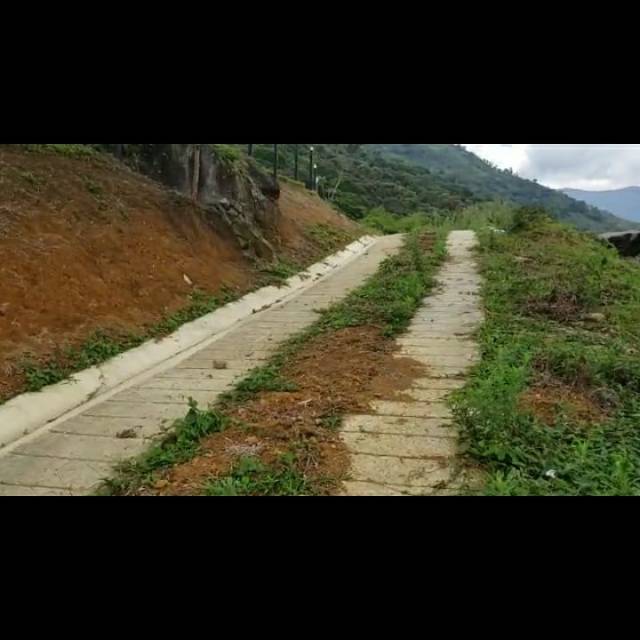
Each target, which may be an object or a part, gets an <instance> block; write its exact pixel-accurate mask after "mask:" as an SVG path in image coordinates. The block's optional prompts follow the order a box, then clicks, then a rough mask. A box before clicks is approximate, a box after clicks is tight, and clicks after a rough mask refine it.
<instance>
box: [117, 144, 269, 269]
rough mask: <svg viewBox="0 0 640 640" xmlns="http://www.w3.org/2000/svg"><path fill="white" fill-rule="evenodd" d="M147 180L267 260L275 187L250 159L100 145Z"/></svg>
mask: <svg viewBox="0 0 640 640" xmlns="http://www.w3.org/2000/svg"><path fill="white" fill-rule="evenodd" d="M104 146H106V147H109V148H110V150H111V151H113V152H114V153H116V155H119V156H120V157H124V158H125V159H126V160H127V161H128V162H130V163H132V164H134V165H135V167H136V168H137V169H138V170H140V171H142V172H143V173H145V174H147V175H149V176H150V177H152V178H154V179H156V180H158V181H160V182H162V183H163V184H165V185H167V186H168V187H170V188H172V189H175V190H176V191H179V192H180V193H182V194H184V195H187V196H189V197H193V198H194V199H195V200H197V202H198V203H199V204H200V205H202V206H203V207H205V208H206V209H208V210H209V211H211V213H213V214H216V215H219V216H221V217H222V218H224V219H225V220H226V221H227V222H228V224H229V225H230V227H231V228H232V229H233V231H234V233H235V235H236V237H237V238H238V241H239V242H240V244H241V246H242V249H243V250H244V251H246V252H247V253H248V254H251V255H252V256H253V257H259V258H265V259H271V258H273V257H274V255H275V252H274V249H273V246H272V245H271V242H270V241H269V240H268V238H269V237H274V234H275V227H276V225H277V221H278V216H279V215H280V212H279V210H278V206H277V200H278V197H279V195H280V187H279V185H278V183H277V182H276V181H275V180H274V179H273V178H272V177H271V176H269V175H267V174H266V173H265V172H263V171H262V170H261V169H260V168H258V167H257V166H256V165H255V164H254V163H253V162H252V161H251V160H250V159H248V158H245V157H243V156H241V155H240V154H239V153H237V152H233V150H232V149H230V148H228V147H225V146H224V145H213V144H201V145H196V144H135V145H134V144H129V145H104Z"/></svg>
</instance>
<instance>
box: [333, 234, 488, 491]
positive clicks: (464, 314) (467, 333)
mask: <svg viewBox="0 0 640 640" xmlns="http://www.w3.org/2000/svg"><path fill="white" fill-rule="evenodd" d="M474 244H475V235H474V234H473V233H471V232H453V233H452V234H451V235H450V237H449V241H448V248H449V260H448V262H447V263H446V264H445V265H444V267H443V268H442V269H441V271H440V274H439V276H438V290H437V291H436V292H435V293H434V295H432V296H430V297H429V298H427V299H426V300H425V301H424V304H423V307H422V308H421V310H420V311H419V312H418V313H417V314H416V316H415V318H414V320H413V322H412V324H411V327H410V329H409V331H408V332H407V334H405V335H404V336H402V337H401V338H400V339H399V340H398V343H399V345H400V346H401V349H400V351H399V353H398V357H405V358H406V357H410V358H413V359H415V360H417V361H418V362H421V363H422V364H424V365H425V366H426V369H427V376H426V377H424V378H421V379H419V380H416V381H415V382H414V384H413V385H412V388H411V389H409V390H408V391H406V392H404V393H402V394H400V396H399V398H398V400H394V401H377V402H374V403H372V407H371V408H372V413H375V415H360V416H351V417H349V418H348V419H347V420H346V421H345V424H344V426H343V429H342V438H343V441H344V442H345V443H346V445H347V447H348V448H349V450H350V452H351V458H352V468H351V479H350V481H349V482H347V483H345V486H344V494H345V495H347V496H409V495H432V496H445V495H456V494H457V493H459V491H460V488H461V486H463V484H464V482H463V480H464V478H461V477H460V474H459V470H458V468H457V465H456V456H457V453H458V444H457V436H458V434H457V432H456V430H455V427H454V426H453V423H452V416H451V411H450V409H449V407H448V406H447V404H446V399H447V397H448V396H449V395H450V394H451V393H452V392H453V391H455V390H456V389H458V388H460V387H462V386H463V385H464V384H465V381H464V375H465V373H466V372H467V371H468V369H469V368H470V367H472V366H473V365H474V363H476V362H477V361H478V359H479V350H478V347H477V345H476V343H475V342H474V340H473V337H472V336H473V333H474V332H475V331H476V330H477V328H478V327H479V325H480V324H481V322H482V320H483V314H482V311H481V309H480V306H479V289H480V286H481V284H482V281H481V278H480V277H479V275H478V274H477V271H476V266H475V261H474V260H473V256H472V253H471V251H472V248H473V246H474Z"/></svg>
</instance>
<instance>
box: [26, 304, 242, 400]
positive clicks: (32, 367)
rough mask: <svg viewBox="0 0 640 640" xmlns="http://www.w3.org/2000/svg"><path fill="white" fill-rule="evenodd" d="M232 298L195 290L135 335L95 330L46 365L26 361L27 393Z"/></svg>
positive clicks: (170, 330) (169, 330)
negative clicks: (186, 301) (187, 299)
mask: <svg viewBox="0 0 640 640" xmlns="http://www.w3.org/2000/svg"><path fill="white" fill-rule="evenodd" d="M236 297H237V296H236V295H235V294H234V293H233V292H231V291H225V292H223V293H222V295H220V296H212V295H209V294H206V293H203V292H201V291H195V292H194V293H193V294H192V295H191V298H190V302H189V304H188V305H187V306H186V307H184V308H183V309H180V310H179V311H177V312H176V313H174V314H171V315H170V316H167V317H165V318H163V319H162V320H161V321H160V322H159V323H158V324H156V325H154V326H153V327H150V328H149V329H148V330H146V331H144V332H141V333H139V334H134V333H117V334H111V333H107V332H105V331H97V332H96V333H94V334H93V335H92V336H91V337H90V338H88V339H87V340H86V341H85V342H84V343H83V344H81V345H80V346H78V347H71V348H67V349H65V350H63V351H61V353H60V354H59V355H58V356H56V357H54V358H52V359H50V360H48V361H47V362H44V363H41V362H35V361H33V360H29V359H28V358H27V359H26V361H25V362H24V363H23V365H22V374H23V375H24V377H25V380H26V386H27V391H40V390H41V389H43V388H44V387H47V386H49V385H51V384H56V383H58V382H62V381H64V380H67V379H69V377H70V376H72V375H73V374H74V373H77V372H78V371H83V370H84V369H88V368H89V367H93V366H96V365H100V364H102V363H104V362H106V361H107V360H110V359H111V358H114V357H115V356H117V355H120V354H121V353H124V352H125V351H128V350H129V349H133V348H135V347H138V346H140V345H141V344H142V343H144V342H145V341H146V340H150V339H153V338H162V337H164V336H167V335H169V334H170V333H173V332H174V331H176V330H177V329H179V328H180V327H181V326H182V325H184V324H186V323H188V322H192V321H193V320H197V319H198V318H201V317H202V316H205V315H207V314H208V313H211V312H212V311H215V310H216V309H218V308H219V307H220V306H221V305H222V304H226V303H227V302H230V301H232V300H233V299H235V298H236Z"/></svg>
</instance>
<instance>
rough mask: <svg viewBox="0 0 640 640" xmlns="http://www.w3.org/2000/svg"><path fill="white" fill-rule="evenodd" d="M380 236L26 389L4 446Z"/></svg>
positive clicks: (265, 305)
mask: <svg viewBox="0 0 640 640" xmlns="http://www.w3.org/2000/svg"><path fill="white" fill-rule="evenodd" d="M377 240H378V237H375V236H363V237H362V238H360V239H359V240H356V241H355V242H353V243H351V244H350V245H349V246H347V247H346V248H345V249H343V250H342V251H340V252H338V253H335V254H333V255H331V256H329V257H327V258H325V259H324V260H323V261H321V262H318V263H316V264H314V265H312V266H311V267H309V268H308V269H307V270H306V271H304V272H302V273H300V274H298V275H296V276H293V277H292V278H289V279H288V280H287V284H286V285H285V286H284V287H264V288H262V289H259V290H257V291H254V292H252V293H249V294H247V295H246V296H244V297H243V298H241V299H239V300H237V301H235V302H232V303H230V304H228V305H226V306H224V307H222V308H220V309H217V310H216V311H213V312H212V313H210V314H208V315H206V316H203V317H202V318H199V319H198V320H194V321H193V322H190V323H188V324H185V325H183V326H182V327H180V329H178V330H177V331H176V332H175V333H173V334H171V335H170V336H167V337H166V338H163V339H162V340H159V341H155V340H151V341H148V342H145V343H144V344H143V345H141V346H139V347H136V348H135V349H131V350H130V351H126V352H125V353H122V354H120V355H119V356H116V357H115V358H113V359H111V360H108V361H107V362H105V363H103V364H102V365H100V366H96V367H92V368H90V369H86V370H84V371H81V372H79V373H76V374H74V375H73V376H72V377H71V378H70V379H69V380H66V381H64V382H60V383H58V384H55V385H51V386H49V387H45V388H44V389H42V390H41V391H38V392H36V393H24V394H22V395H19V396H16V397H15V398H12V399H11V400H9V401H7V402H6V403H5V404H3V405H1V406H0V450H2V449H4V448H5V447H7V446H8V445H10V444H11V443H13V442H15V441H16V440H18V439H20V438H22V437H24V436H27V435H29V434H31V433H33V432H34V431H36V430H38V429H41V428H42V427H45V426H47V425H48V424H49V423H51V422H53V421H55V420H58V419H59V418H61V417H62V416H64V415H65V414H67V413H69V412H71V411H73V410H74V409H77V408H78V407H80V406H82V405H84V404H85V403H87V402H90V401H92V400H96V399H97V398H99V397H101V396H103V395H104V394H107V393H109V392H110V391H112V390H113V389H115V388H116V387H118V386H119V385H121V384H123V383H125V382H127V381H128V380H131V379H132V378H137V377H139V376H143V375H144V374H145V373H147V372H150V371H152V370H153V369H154V368H156V367H158V366H160V365H162V364H163V363H166V362H167V361H168V360H170V359H172V358H175V357H177V356H180V354H183V353H186V352H188V351H190V350H193V349H194V348H195V347H197V346H198V345H200V344H202V343H204V342H206V341H210V340H211V339H212V338H214V337H215V336H217V335H218V334H220V333H222V332H225V331H227V330H229V329H230V328H232V327H233V326H235V325H236V324H237V323H239V322H241V321H242V320H244V319H246V318H249V317H252V316H253V315H254V314H256V313H259V312H260V311H263V310H266V309H269V308H272V307H274V306H275V305H277V304H280V303H284V302H285V301H287V300H289V299H291V298H292V297H294V296H295V295H296V294H298V293H301V292H303V291H305V290H306V289H308V288H309V287H311V286H312V285H314V284H315V283H316V282H318V280H320V279H322V278H324V277H325V276H328V275H329V274H331V273H333V272H334V271H335V270H336V269H338V268H341V267H344V266H346V265H347V264H349V263H350V262H351V261H352V260H354V259H355V258H357V257H358V256H360V255H362V254H363V253H365V252H366V251H367V250H368V249H370V248H371V247H372V246H373V245H374V244H375V242H377Z"/></svg>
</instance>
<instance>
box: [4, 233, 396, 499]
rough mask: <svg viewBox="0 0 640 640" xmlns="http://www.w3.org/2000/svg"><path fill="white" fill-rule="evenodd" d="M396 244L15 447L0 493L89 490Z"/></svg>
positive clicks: (389, 242)
mask: <svg viewBox="0 0 640 640" xmlns="http://www.w3.org/2000/svg"><path fill="white" fill-rule="evenodd" d="M401 244H402V238H401V237H399V236H393V237H386V238H380V239H379V240H378V241H377V242H376V243H375V244H374V245H373V246H372V247H371V248H370V249H369V250H368V251H367V252H366V253H364V254H363V255H361V256H360V257H359V258H357V259H356V260H355V261H353V262H351V263H350V264H349V265H347V266H346V267H344V268H343V269H341V270H336V271H334V272H332V273H331V274H330V275H328V276H326V277H325V278H324V279H323V280H321V281H319V282H317V283H315V284H314V285H313V287H311V288H309V289H307V290H305V291H303V292H301V293H300V294H299V295H298V296H296V297H294V298H292V299H291V300H289V301H287V302H285V303H283V304H282V305H281V306H280V307H279V308H277V309H268V310H265V311H262V312H260V313H256V314H255V315H253V316H252V317H250V318H248V319H247V320H246V321H244V322H242V323H240V324H239V325H238V326H236V327H234V328H232V329H230V330H228V331H226V332H224V333H222V334H220V335H219V336H217V337H216V338H214V339H212V340H208V341H205V342H204V343H203V344H202V346H201V348H200V349H199V350H197V351H194V352H193V353H190V354H187V355H186V356H185V357H183V358H181V359H180V360H179V361H177V362H175V363H173V364H171V365H170V366H167V367H164V368H161V369H160V370H159V371H157V372H152V373H151V374H150V375H148V376H146V377H139V378H137V379H135V381H133V382H132V383H131V384H127V385H123V386H121V387H119V388H117V389H115V390H114V392H113V393H111V394H107V395H106V396H105V398H104V399H103V400H101V401H94V402H92V403H89V404H88V405H87V407H86V408H85V409H82V410H77V411H75V412H73V413H71V414H70V415H69V416H68V417H67V418H63V419H60V420H57V421H55V422H53V423H52V424H51V425H49V426H48V427H47V428H46V429H43V430H41V431H39V432H37V433H34V434H31V435H28V436H26V437H25V438H23V439H21V440H20V441H18V442H16V443H15V444H14V445H12V446H11V447H10V448H9V449H8V450H5V451H4V452H2V453H0V495H77V494H86V493H90V492H91V491H93V490H94V489H95V487H96V485H97V484H99V483H100V482H101V481H102V480H104V479H105V478H106V477H108V476H109V475H110V473H111V470H112V468H113V464H114V463H116V462H119V461H122V460H125V459H127V458H128V457H130V456H132V455H136V454H138V453H140V452H142V451H144V450H145V449H146V448H147V447H148V446H149V445H150V440H151V439H153V438H155V437H157V436H158V435H161V434H162V433H164V432H166V431H167V430H168V429H170V428H171V426H172V424H173V422H174V421H175V419H177V418H182V417H184V415H185V413H186V410H187V402H188V400H189V398H193V399H194V400H196V401H197V402H199V403H200V404H201V405H203V406H206V405H207V404H208V403H212V402H214V401H215V400H216V399H217V398H218V397H219V395H220V394H221V393H222V392H224V391H227V390H229V389H231V388H232V387H233V385H234V384H235V383H236V382H237V381H239V380H240V379H241V378H242V377H244V376H245V375H246V374H247V373H249V372H250V371H251V370H252V369H253V368H255V367H256V366H259V365H260V363H262V362H264V361H265V360H266V359H267V358H268V357H269V356H270V355H271V354H273V352H274V351H275V350H276V349H277V347H278V345H279V344H281V343H282V342H283V341H284V340H286V339H288V338H289V337H291V336H292V335H293V334H295V333H296V332H297V331H299V330H300V329H303V328H305V327H307V326H309V325H310V324H312V323H313V322H315V321H316V319H317V318H318V314H317V313H314V312H313V311H305V310H304V309H303V308H302V307H304V305H306V304H309V305H316V304H318V303H319V302H322V304H328V301H329V300H334V301H335V300H339V299H342V298H343V297H345V296H346V295H347V294H348V293H349V292H351V291H352V290H353V289H355V288H357V287H358V286H360V285H361V284H362V283H363V282H364V280H365V279H366V278H367V277H368V276H370V275H372V274H373V273H374V272H375V271H376V270H377V268H378V266H379V265H380V263H381V262H382V261H383V260H384V259H385V258H386V257H388V256H389V255H391V254H393V253H395V252H397V251H398V249H399V248H400V246H401ZM289 305H291V309H292V310H290V308H289Z"/></svg>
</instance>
